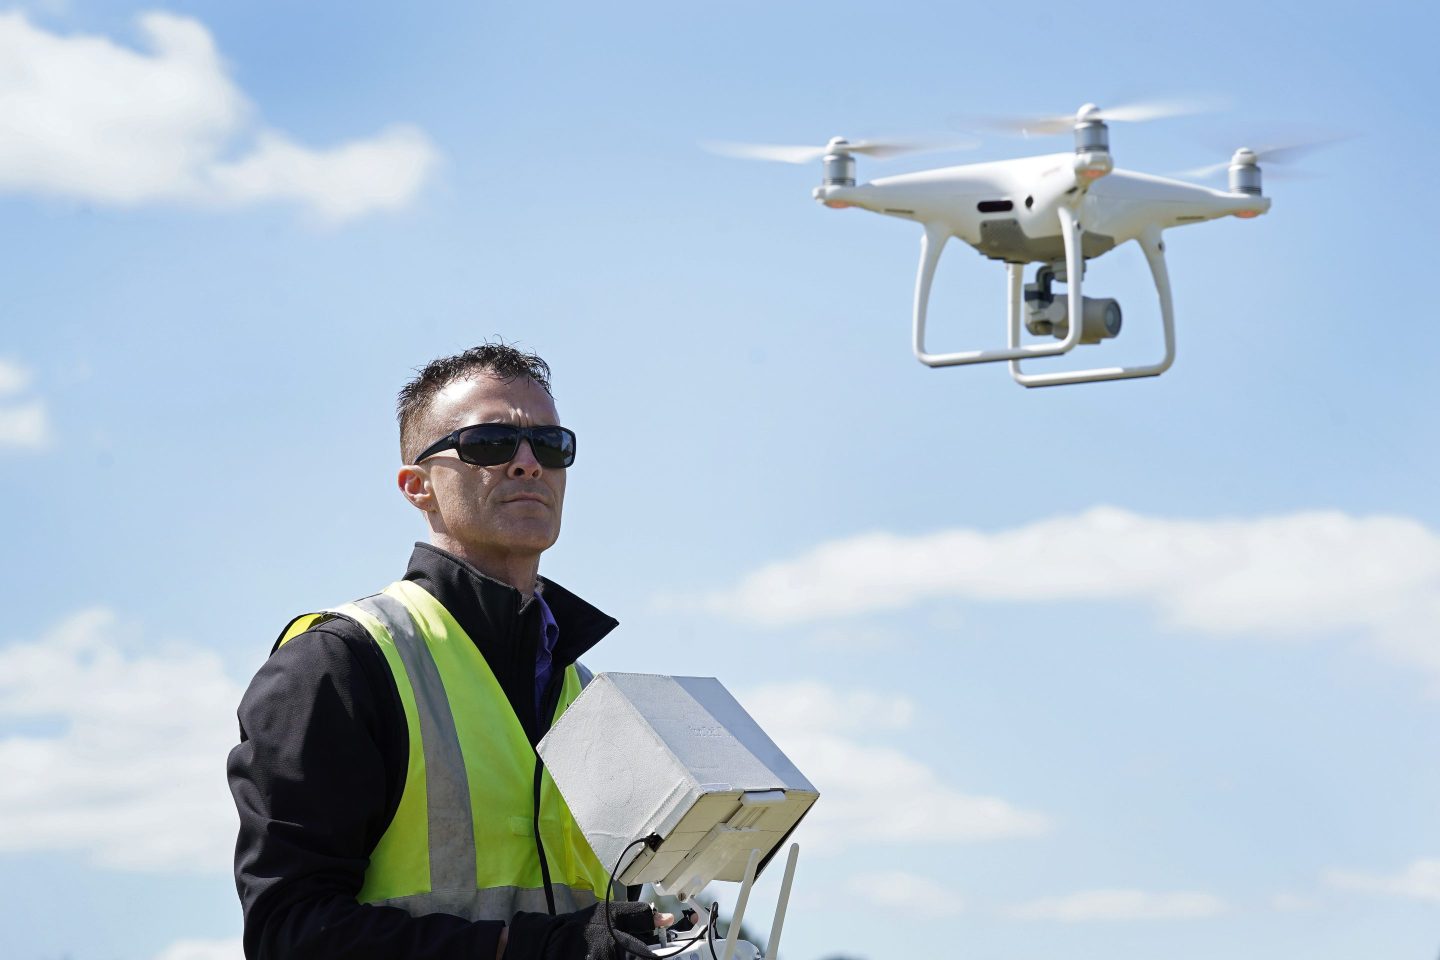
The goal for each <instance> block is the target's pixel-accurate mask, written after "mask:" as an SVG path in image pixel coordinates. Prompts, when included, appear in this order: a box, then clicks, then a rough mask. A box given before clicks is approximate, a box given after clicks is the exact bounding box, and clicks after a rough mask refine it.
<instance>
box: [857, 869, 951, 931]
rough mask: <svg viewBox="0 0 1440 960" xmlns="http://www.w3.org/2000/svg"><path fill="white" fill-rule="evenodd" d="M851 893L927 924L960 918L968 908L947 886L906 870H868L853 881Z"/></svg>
mask: <svg viewBox="0 0 1440 960" xmlns="http://www.w3.org/2000/svg"><path fill="white" fill-rule="evenodd" d="M850 892H851V893H853V894H854V895H855V896H857V897H859V898H861V899H862V900H868V901H869V902H871V903H873V904H876V905H877V906H881V907H892V908H896V909H900V910H912V911H914V913H915V915H916V916H923V917H925V918H926V920H927V921H929V920H934V919H936V918H940V917H954V916H959V915H960V914H962V913H964V912H965V910H966V906H967V905H966V902H965V898H963V897H960V896H958V895H956V894H955V893H954V892H953V891H952V890H951V889H950V886H949V885H948V884H944V883H937V882H935V881H934V880H930V879H928V878H926V877H922V876H920V875H919V874H917V873H910V872H908V871H905V870H877V871H874V872H870V871H867V872H865V873H864V874H862V875H860V876H857V877H852V878H851V880H850Z"/></svg>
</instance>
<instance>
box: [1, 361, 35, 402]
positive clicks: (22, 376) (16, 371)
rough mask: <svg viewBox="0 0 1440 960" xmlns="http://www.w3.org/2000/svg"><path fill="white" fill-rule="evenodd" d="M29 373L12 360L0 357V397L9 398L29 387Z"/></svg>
mask: <svg viewBox="0 0 1440 960" xmlns="http://www.w3.org/2000/svg"><path fill="white" fill-rule="evenodd" d="M30 379H31V377H30V371H29V370H26V369H25V368H24V367H22V366H21V365H20V364H18V363H16V362H15V361H14V360H7V359H6V358H4V357H0V397H9V396H13V395H15V394H17V393H20V392H22V391H23V390H24V389H25V388H26V387H28V386H30Z"/></svg>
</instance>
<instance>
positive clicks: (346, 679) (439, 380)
mask: <svg viewBox="0 0 1440 960" xmlns="http://www.w3.org/2000/svg"><path fill="white" fill-rule="evenodd" d="M549 372H550V371H549V367H548V366H547V365H546V363H545V362H544V361H543V360H541V359H540V358H539V357H538V356H535V355H533V354H525V353H521V352H520V351H518V350H516V349H514V348H513V347H510V346H508V345H505V344H503V343H500V344H484V345H482V346H479V347H475V348H473V349H471V350H467V351H465V352H464V353H461V354H459V355H457V356H453V357H448V358H444V359H440V360H436V361H435V362H433V363H431V364H430V365H429V366H427V367H425V368H424V369H423V370H421V371H420V373H419V375H418V376H416V377H415V379H414V380H412V381H411V382H410V383H409V384H407V385H406V386H405V388H404V389H403V390H402V391H401V393H400V398H399V411H398V412H399V420H400V444H401V455H402V463H403V464H404V465H403V466H401V468H400V471H399V475H398V484H399V488H400V492H401V493H402V494H403V495H404V497H405V499H406V500H408V501H409V502H410V503H411V505H413V506H414V507H415V508H416V509H418V510H420V511H421V513H422V514H423V515H424V517H425V520H426V522H427V523H428V525H429V528H430V542H429V543H428V544H425V543H417V544H416V545H415V550H414V553H413V554H412V556H411V558H410V564H409V567H408V569H407V570H406V572H405V576H404V579H403V580H401V581H399V582H398V583H395V584H392V585H391V586H390V587H387V588H386V589H385V590H384V591H383V592H381V593H379V594H376V595H374V596H371V597H367V598H366V599H364V600H360V601H356V602H355V603H351V604H345V605H343V606H341V607H337V608H335V609H334V610H328V611H322V612H320V613H316V614H308V615H306V616H302V617H298V618H296V620H294V621H292V623H291V624H290V626H289V627H287V628H286V630H285V631H284V632H283V633H282V635H281V638H280V640H279V641H278V642H277V644H276V647H275V650H274V652H273V653H272V655H271V657H270V659H269V660H268V661H267V662H266V664H265V665H264V666H263V667H262V668H261V670H260V671H259V673H258V674H257V675H256V676H255V679H254V681H253V682H252V683H251V685H250V688H249V690H248V691H247V692H246V694H245V697H244V699H243V701H242V702H241V704H240V710H239V717H240V744H239V745H238V746H237V747H235V748H234V750H232V751H231V754H230V762H229V774H230V784H231V791H232V793H233V794H234V797H235V803H236V806H237V808H238V809H239V813H240V835H239V841H238V843H237V847H236V856H235V875H236V884H237V886H238V887H239V891H240V899H241V903H242V905H243V907H244V911H245V954H246V956H247V957H249V958H251V960H290V958H295V960H330V958H341V957H344V958H354V960H368V958H375V960H380V958H384V960H442V958H444V960H452V958H453V960H461V958H464V960H491V958H500V957H504V958H506V960H584V958H589V960H611V958H613V957H620V958H622V960H623V957H624V955H625V953H626V948H628V949H630V950H634V951H636V952H642V951H643V949H644V948H643V947H642V946H641V945H640V942H639V941H638V940H635V939H633V938H631V937H629V936H628V935H627V934H636V935H639V936H644V935H645V934H646V933H648V932H649V931H650V930H651V928H653V927H654V926H655V925H657V923H658V924H661V925H664V924H666V923H669V922H671V920H672V918H670V917H669V915H660V916H654V915H652V912H651V910H650V908H649V907H648V906H646V905H643V904H632V903H623V902H621V903H616V904H614V905H613V906H612V907H611V908H610V910H609V913H608V917H607V912H606V911H605V909H604V908H603V907H602V908H600V909H597V908H596V907H595V904H596V900H597V898H600V899H603V898H604V897H605V891H606V888H607V886H608V883H609V875H608V871H607V870H606V867H605V865H602V864H599V863H598V862H597V861H596V860H595V856H594V854H593V853H592V852H591V851H590V848H589V846H588V844H587V843H586V842H585V840H584V838H583V836H581V834H580V832H579V829H578V827H577V826H576V825H575V822H574V820H573V818H572V817H571V815H570V812H569V810H568V808H567V807H566V806H565V804H564V801H563V799H561V798H560V796H559V794H558V792H557V791H556V790H555V787H554V784H553V782H551V781H550V778H549V776H548V774H546V773H544V771H543V767H542V765H541V764H540V762H539V760H538V759H537V757H536V755H535V751H534V746H535V744H536V743H537V742H538V741H539V740H540V738H541V736H543V735H544V733H545V731H546V730H548V729H549V727H550V724H551V723H552V722H553V720H554V717H555V716H556V715H558V713H559V712H561V711H563V709H564V708H565V707H566V706H568V704H569V703H570V701H572V700H573V699H574V697H575V696H576V695H577V694H578V692H579V689H580V683H581V681H580V676H579V673H578V671H577V669H576V667H575V665H574V664H575V661H576V659H577V658H578V657H579V656H580V655H581V654H583V653H584V652H585V651H586V650H588V649H589V648H590V647H591V646H593V645H594V644H595V643H596V642H597V641H599V640H600V639H601V637H603V636H604V635H605V634H607V633H609V632H610V631H611V630H612V629H613V628H614V627H615V625H616V622H615V621H614V620H613V619H611V618H610V617H608V616H606V615H605V614H603V613H601V612H600V611H599V610H596V609H595V608H594V607H592V606H590V605H589V604H587V603H586V602H585V601H583V600H581V599H579V598H578V597H576V596H575V595H573V594H571V593H569V592H567V591H566V590H564V589H563V588H561V587H560V586H559V585H557V584H555V583H552V582H550V581H548V580H545V579H543V578H541V577H540V576H539V574H538V571H539V564H540V554H541V553H543V552H544V551H545V550H547V549H548V548H549V547H550V546H551V545H552V544H554V543H555V540H556V538H557V537H558V536H559V533H560V517H561V510H562V507H563V505H564V500H565V480H566V470H567V468H568V467H569V466H570V464H571V463H572V462H573V461H574V457H575V435H574V434H573V433H572V432H570V431H569V430H567V429H565V428H564V427H561V426H560V418H559V415H558V413H557V412H556V409H555V404H554V401H553V399H552V397H551V393H550V381H549ZM610 866H613V864H612V865H610ZM622 945H623V946H622Z"/></svg>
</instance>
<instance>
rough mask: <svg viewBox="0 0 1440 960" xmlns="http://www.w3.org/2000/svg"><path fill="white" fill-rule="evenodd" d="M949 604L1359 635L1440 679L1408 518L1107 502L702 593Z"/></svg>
mask: <svg viewBox="0 0 1440 960" xmlns="http://www.w3.org/2000/svg"><path fill="white" fill-rule="evenodd" d="M939 598H961V599H969V600H1002V601H1010V602H1023V603H1040V602H1048V601H1057V600H1073V599H1089V600H1095V599H1102V600H1103V599H1108V600H1129V601H1139V602H1142V603H1146V604H1148V605H1150V606H1152V607H1154V608H1155V609H1156V610H1157V612H1158V613H1159V615H1160V616H1161V618H1162V619H1163V620H1164V621H1165V622H1166V623H1167V624H1169V625H1171V626H1175V627H1180V628H1184V629H1188V630H1195V631H1201V632H1207V633H1217V634H1253V635H1263V636H1270V637H1284V638H1296V637H1304V636H1307V635H1315V634H1320V633H1325V632H1329V631H1334V630H1339V629H1352V630H1358V631H1360V632H1362V633H1363V634H1364V636H1365V637H1366V638H1367V639H1369V640H1370V641H1372V642H1373V643H1374V644H1375V645H1376V646H1377V647H1379V648H1381V649H1383V650H1385V651H1386V652H1387V653H1389V654H1391V655H1393V656H1397V657H1400V658H1403V659H1405V660H1408V661H1410V662H1414V663H1418V664H1421V665H1423V666H1424V667H1426V668H1427V669H1429V670H1430V671H1432V672H1433V673H1434V674H1436V675H1437V676H1440V632H1437V631H1436V629H1435V624H1436V623H1440V535H1437V533H1436V532H1435V531H1433V530H1431V529H1429V528H1428V527H1426V526H1425V525H1423V524H1421V523H1419V522H1417V521H1415V520H1412V519H1408V518H1404V517H1386V516H1375V517H1355V516H1350V515H1348V514H1344V513H1340V512H1335V511H1321V512H1310V513H1297V514H1292V515H1289V516H1280V517H1260V518H1255V519H1239V520H1237V519H1223V520H1170V519H1163V518H1157V517H1146V516H1141V515H1138V514H1135V513H1131V512H1128V511H1125V510H1119V509H1114V508H1109V507H1097V508H1095V509H1092V510H1088V511H1086V512H1084V513H1081V514H1078V515H1075V516H1065V517H1057V518H1053V519H1049V520H1044V521H1041V522H1038V523H1033V524H1029V525H1026V526H1022V527H1017V528H1015V529H1011V530H1002V531H999V532H994V533H988V532H984V531H979V530H972V529H963V528H961V529H950V530H942V531H938V532H935V533H929V534H922V535H918V536H898V535H895V534H889V533H872V534H866V535H862V536H856V537H850V538H847V539H843V540H836V541H832V542H829V543H824V544H821V545H820V546H817V547H815V548H814V549H812V550H810V551H808V552H806V553H804V554H802V555H801V556H798V557H795V558H792V559H789V560H783V561H779V562H776V563H771V564H769V565H767V566H764V567H761V568H760V569H758V570H756V571H754V572H753V573H751V574H749V575H747V576H745V577H743V578H741V579H740V581H739V582H738V583H736V584H735V585H733V586H732V587H730V588H728V589H724V590H719V591H715V592H713V593H710V594H708V595H705V596H702V597H701V598H699V599H700V602H701V604H702V605H703V606H704V607H705V608H706V609H708V610H711V611H713V612H715V613H717V614H720V615H729V616H735V615H736V612H737V611H739V612H740V615H742V616H744V617H746V618H748V619H750V620H751V621H753V622H757V623H760V624H766V625H783V624H795V623H802V622H808V621H819V620H823V619H826V618H843V617H847V616H854V615H860V614H867V613H872V612H875V611H883V610H893V609H898V608H902V607H906V606H911V605H914V604H918V603H921V602H924V601H928V600H934V599H939Z"/></svg>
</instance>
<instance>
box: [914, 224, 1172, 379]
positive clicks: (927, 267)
mask: <svg viewBox="0 0 1440 960" xmlns="http://www.w3.org/2000/svg"><path fill="white" fill-rule="evenodd" d="M1056 212H1057V213H1058V214H1059V216H1060V226H1061V238H1062V239H1063V241H1064V245H1065V269H1066V278H1067V284H1066V294H1067V298H1068V302H1069V310H1068V316H1069V317H1070V318H1072V319H1071V321H1070V325H1069V330H1068V332H1067V333H1066V335H1065V337H1064V338H1063V339H1061V340H1060V341H1059V342H1057V343H1054V344H1043V345H1042V344H1031V345H1022V344H1021V343H1020V323H1021V311H1022V308H1023V296H1022V293H1023V291H1022V285H1023V282H1024V270H1025V265H1024V264H1023V263H1006V265H1005V272H1006V279H1007V281H1008V283H1009V288H1010V291H1009V294H1010V295H1009V306H1008V333H1009V336H1008V346H1007V347H1005V348H1004V349H995V350H968V351H963V352H959V353H928V352H926V350H925V319H926V313H927V310H928V307H929V303H930V288H931V285H932V284H933V282H934V279H935V268H936V267H937V266H938V265H939V263H940V254H941V252H942V251H943V250H944V249H945V243H946V241H947V240H949V238H950V236H951V230H950V228H949V227H948V226H946V225H945V224H941V223H930V224H926V225H925V235H924V237H922V238H921V240H920V270H919V274H918V276H917V277H916V281H915V326H914V350H915V357H916V359H918V360H919V361H920V362H921V363H923V364H925V365H927V366H931V367H952V366H962V365H966V364H972V363H995V362H998V361H1006V362H1008V363H1009V364H1010V375H1011V376H1012V377H1013V378H1014V379H1015V382H1016V383H1019V384H1021V385H1022V386H1026V387H1055V386H1061V385H1063V384H1068V383H1095V382H1097V381H1101V380H1129V379H1132V378H1135V377H1155V376H1159V375H1160V374H1162V373H1164V372H1165V371H1166V370H1168V369H1170V365H1171V364H1172V363H1174V362H1175V308H1174V304H1173V302H1172V300H1171V296H1170V275H1169V272H1168V271H1167V269H1166V267H1165V244H1164V243H1163V242H1162V240H1161V236H1160V231H1159V230H1158V229H1151V230H1148V231H1146V232H1145V233H1143V234H1141V236H1140V237H1139V238H1138V239H1137V241H1136V242H1137V243H1139V244H1140V249H1141V250H1143V251H1144V252H1145V259H1146V261H1147V262H1148V263H1149V264H1150V274H1151V276H1152V277H1153V278H1154V280H1155V289H1156V292H1157V293H1158V294H1159V296H1160V318H1161V323H1162V325H1163V327H1164V333H1165V353H1164V356H1163V357H1161V359H1160V360H1159V361H1158V362H1156V363H1149V364H1141V365H1138V366H1131V367H1095V368H1092V369H1089V370H1074V371H1062V372H1058V373H1025V372H1024V371H1023V370H1021V369H1020V363H1021V361H1022V360H1026V359H1030V358H1036V357H1055V356H1060V355H1061V354H1065V353H1069V352H1070V351H1071V350H1073V349H1074V348H1075V347H1076V346H1077V345H1078V344H1079V343H1080V342H1081V339H1080V338H1081V335H1082V333H1083V328H1084V323H1083V322H1082V318H1083V316H1084V309H1085V308H1084V304H1085V300H1084V297H1083V294H1082V289H1081V288H1082V286H1083V276H1084V270H1085V261H1084V257H1083V256H1082V252H1081V239H1082V237H1081V226H1080V222H1079V221H1078V220H1077V219H1076V217H1075V213H1074V211H1072V210H1071V209H1070V208H1069V207H1068V206H1065V205H1061V206H1060V207H1058V208H1057V210H1056Z"/></svg>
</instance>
